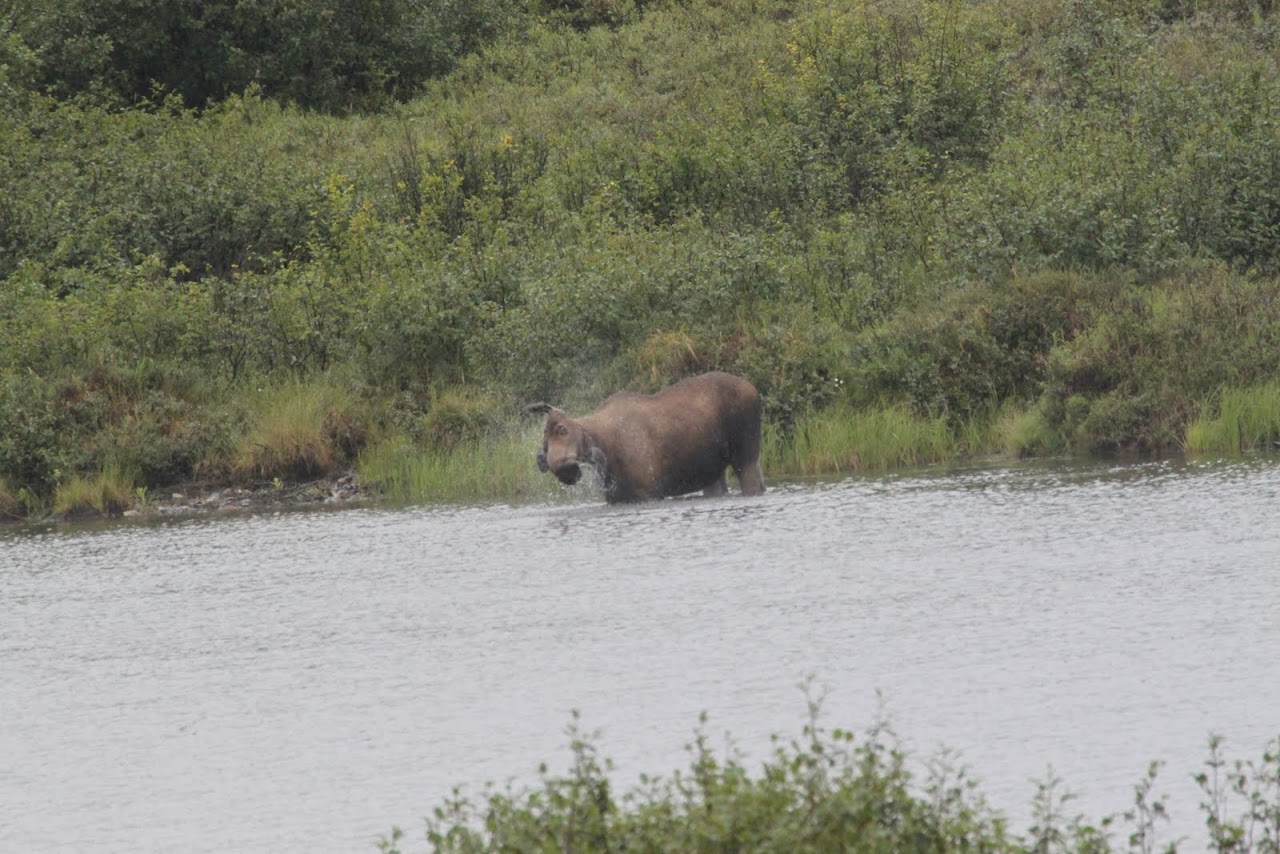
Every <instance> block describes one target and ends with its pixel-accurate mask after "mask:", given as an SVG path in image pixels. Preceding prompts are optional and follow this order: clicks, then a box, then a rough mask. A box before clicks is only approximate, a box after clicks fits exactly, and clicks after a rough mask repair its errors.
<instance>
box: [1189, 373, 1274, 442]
mask: <svg viewBox="0 0 1280 854" xmlns="http://www.w3.org/2000/svg"><path fill="white" fill-rule="evenodd" d="M1277 441H1280V383H1277V382H1272V383H1266V384H1264V385H1258V386H1252V387H1250V388H1243V389H1223V390H1222V393H1221V395H1220V396H1219V400H1218V406H1217V415H1216V416H1211V415H1202V416H1201V417H1200V418H1197V419H1196V420H1195V421H1193V422H1192V423H1191V425H1190V426H1189V427H1188V428H1187V433H1186V441H1185V445H1186V449H1187V450H1188V451H1190V452H1192V453H1227V454H1239V453H1241V452H1243V451H1253V450H1259V449H1262V448H1267V447H1271V446H1272V445H1273V444H1274V443H1275V442H1277Z"/></svg>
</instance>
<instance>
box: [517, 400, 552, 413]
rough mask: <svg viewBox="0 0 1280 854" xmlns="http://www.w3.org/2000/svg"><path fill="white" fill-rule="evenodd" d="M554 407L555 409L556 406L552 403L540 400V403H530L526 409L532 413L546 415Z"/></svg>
mask: <svg viewBox="0 0 1280 854" xmlns="http://www.w3.org/2000/svg"><path fill="white" fill-rule="evenodd" d="M553 409H555V407H554V406H552V405H551V404H549V403H541V402H539V403H531V404H529V405H528V406H526V407H525V408H524V411H525V412H527V413H529V414H530V415H546V414H547V413H548V412H551V411H552V410H553Z"/></svg>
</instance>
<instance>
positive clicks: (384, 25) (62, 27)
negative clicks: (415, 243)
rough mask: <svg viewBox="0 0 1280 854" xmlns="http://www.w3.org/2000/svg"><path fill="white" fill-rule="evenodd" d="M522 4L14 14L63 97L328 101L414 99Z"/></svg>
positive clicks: (37, 6)
mask: <svg viewBox="0 0 1280 854" xmlns="http://www.w3.org/2000/svg"><path fill="white" fill-rule="evenodd" d="M520 11H521V9H520V4H518V3H516V2H510V0H485V2H471V3H450V2H427V3H421V2H416V3H415V2H409V0H355V2H351V1H350V0H346V2H338V0H311V2H307V3H291V2H285V0H258V2H253V3H237V2H229V0H221V2H208V0H152V2H141V0H108V2H101V1H100V0H94V2H83V0H75V1H74V2H67V0H33V2H27V3H23V4H20V5H19V6H17V7H15V8H14V9H13V12H11V19H10V21H9V22H8V23H9V26H10V27H11V32H12V33H13V34H15V35H16V36H18V37H19V38H20V39H21V41H22V43H23V44H24V46H25V48H26V49H27V50H28V51H30V53H31V54H32V58H33V59H34V68H33V70H32V72H31V76H32V78H33V79H32V80H31V82H32V83H33V84H34V85H36V86H38V87H39V88H41V89H44V90H48V91H50V92H52V93H54V94H57V95H60V96H72V95H78V94H82V93H85V92H93V91H97V92H105V93H110V94H112V95H114V96H116V97H118V98H119V99H121V100H122V101H123V102H125V103H134V102H137V101H140V100H145V99H148V98H150V97H151V95H152V93H153V91H154V90H155V89H157V88H158V89H159V90H160V91H162V92H166V93H174V94H177V95H179V96H180V97H181V98H182V99H183V100H184V101H185V102H186V103H188V104H190V105H192V106H196V107H203V106H205V105H206V104H208V103H211V102H215V101H218V100H220V99H222V98H225V97H227V96H228V95H233V94H237V93H240V92H242V91H244V90H245V88H247V87H248V86H250V85H256V86H260V87H262V89H263V90H264V91H265V92H266V93H267V94H268V95H270V96H271V97H275V98H279V99H281V100H284V101H289V102H292V103H296V104H299V105H301V106H306V107H318V108H322V109H340V108H345V107H349V106H353V105H360V104H368V103H377V99H378V98H379V97H383V96H390V97H396V98H404V97H406V96H409V95H411V94H413V93H414V92H415V91H416V90H417V88H418V87H419V86H420V85H421V84H422V83H423V81H425V80H427V79H428V78H430V77H433V76H435V75H438V74H441V73H443V72H444V71H447V70H448V69H449V68H450V67H451V66H452V65H453V64H454V63H455V62H457V60H458V59H459V58H460V57H461V56H463V55H465V54H466V53H468V52H470V51H472V50H474V49H475V48H476V47H478V46H479V45H480V44H482V43H484V42H485V41H487V40H489V39H492V38H494V37H495V36H497V35H499V34H501V33H504V32H506V31H507V30H508V29H509V28H511V27H512V25H513V24H514V23H515V22H516V18H517V16H518V13H519V12H520Z"/></svg>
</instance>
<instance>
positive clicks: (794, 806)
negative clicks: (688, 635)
mask: <svg viewBox="0 0 1280 854" xmlns="http://www.w3.org/2000/svg"><path fill="white" fill-rule="evenodd" d="M817 717H818V716H817V711H816V707H813V708H811V713H810V721H809V723H808V724H807V725H806V726H805V727H804V728H803V730H802V733H801V735H800V736H799V737H798V738H795V739H790V740H783V739H780V738H778V737H777V736H775V738H774V741H775V745H776V747H775V750H774V753H773V755H772V756H771V757H769V758H768V759H767V760H765V761H764V762H763V763H762V764H761V765H760V767H759V769H758V771H756V772H753V771H752V770H751V769H749V768H748V767H747V766H746V764H745V762H744V760H743V758H742V757H741V756H740V755H738V754H737V753H735V752H734V751H732V750H730V751H729V752H728V754H727V755H717V754H716V752H715V751H714V750H713V749H712V748H711V746H710V744H709V742H708V738H707V736H706V734H705V732H703V731H702V729H701V728H700V729H699V731H698V732H697V734H696V737H695V739H694V742H693V744H692V745H690V746H689V753H690V757H691V758H690V764H689V767H688V768H687V769H685V770H682V771H676V772H675V773H673V774H672V775H671V776H670V777H668V778H649V777H644V776H642V777H641V779H640V782H639V784H638V785H636V786H635V787H633V788H631V789H628V790H625V791H620V790H619V789H618V786H617V783H616V782H615V781H614V780H613V779H611V776H610V772H611V770H612V766H611V764H610V763H609V761H608V760H607V759H603V758H602V757H601V756H600V754H599V751H598V748H597V746H596V742H597V741H598V736H593V735H590V734H586V733H584V732H583V731H582V730H581V728H580V726H579V722H578V719H577V716H576V714H575V716H574V720H573V723H572V725H571V726H570V727H569V736H570V739H571V740H570V751H571V754H572V763H571V765H570V768H569V770H568V771H567V773H565V774H562V775H557V774H553V773H550V772H548V771H547V769H546V767H545V766H543V769H542V779H541V782H540V783H539V784H538V785H537V786H534V787H531V788H529V789H526V790H523V791H515V790H511V789H510V788H509V789H508V790H506V791H504V792H495V791H492V790H491V791H489V792H488V793H487V794H486V795H485V796H484V797H482V798H480V799H476V800H472V799H469V798H467V797H465V796H464V795H463V794H462V793H461V792H459V791H455V793H454V796H453V797H452V798H450V799H448V800H447V801H446V802H445V803H443V804H442V805H440V806H438V807H436V809H435V810H434V812H433V814H432V817H431V818H429V819H428V820H427V822H426V839H425V842H426V845H425V848H426V849H427V850H432V851H439V852H489V851H494V852H496V851H522V852H523V851H543V852H553V851H555V852H568V851H577V852H606V851H614V852H622V851H644V852H665V851H701V852H718V851H723V852H730V851H778V852H792V851H805V852H828V851H853V852H886V854H889V852H893V854H897V852H903V851H919V852H950V851H989V852H1036V853H1037V854H1047V852H1091V854H1103V853H1104V852H1112V851H1135V852H1144V853H1145V852H1152V851H1156V850H1161V851H1174V850H1177V849H1178V845H1179V844H1182V843H1185V842H1186V841H1185V840H1182V841H1180V842H1179V841H1166V840H1164V839H1162V829H1161V826H1162V825H1163V824H1165V823H1167V822H1168V820H1169V815H1168V812H1167V810H1166V807H1165V804H1164V802H1163V800H1162V799H1161V798H1160V797H1159V796H1157V794H1156V793H1155V791H1154V785H1155V781H1156V774H1157V771H1158V768H1159V763H1153V764H1152V765H1151V767H1150V768H1149V769H1148V773H1147V775H1146V776H1145V777H1144V778H1143V779H1142V780H1141V781H1140V782H1139V783H1138V784H1137V785H1135V787H1134V797H1133V802H1132V804H1131V806H1130V807H1129V808H1128V809H1126V810H1125V811H1124V812H1123V813H1121V814H1118V815H1111V816H1107V817H1104V818H1102V819H1101V820H1099V821H1098V822H1096V823H1091V822H1089V821H1087V820H1086V819H1085V818H1084V817H1082V816H1078V815H1071V814H1069V813H1068V812H1067V810H1066V807H1067V805H1068V804H1069V802H1070V800H1071V795H1070V793H1069V792H1067V791H1066V790H1065V789H1064V788H1063V786H1062V782H1061V781H1060V780H1057V779H1053V778H1051V779H1049V780H1046V781H1044V782H1042V783H1040V784H1038V787H1037V791H1036V794H1035V798H1034V800H1033V804H1032V806H1033V815H1032V819H1033V823H1032V826H1031V827H1030V828H1028V829H1027V831H1026V832H1025V833H1024V834H1017V833H1013V832H1011V831H1010V829H1009V828H1008V825H1007V821H1006V819H1005V818H1004V817H1003V816H1002V815H1001V814H1000V813H999V812H998V811H996V810H994V809H993V808H991V807H990V806H989V805H988V804H987V802H986V801H985V799H984V798H983V796H982V794H981V792H980V787H979V786H978V785H977V784H976V783H975V782H974V781H973V780H971V779H969V778H968V777H967V776H966V774H965V772H964V771H963V769H958V768H956V767H954V766H953V765H952V764H951V763H949V762H947V761H945V760H937V761H934V762H931V763H929V766H928V772H927V775H926V776H925V777H924V779H923V781H921V780H919V779H917V776H916V774H914V773H913V772H911V771H910V770H909V769H908V767H907V766H908V762H907V757H906V756H905V755H904V754H903V752H902V751H901V749H899V748H898V747H897V746H896V742H895V740H894V738H893V735H892V733H891V732H890V730H889V729H888V728H887V727H886V726H884V725H883V724H879V725H876V726H874V727H872V728H871V729H870V730H869V731H868V732H867V733H866V734H865V735H863V736H862V737H859V736H857V735H855V734H854V733H852V732H850V731H848V730H842V729H826V728H825V727H822V726H820V725H819V722H818V719H817ZM703 723H704V724H705V718H704V720H703ZM1195 779H1196V782H1197V783H1198V784H1199V786H1200V788H1201V790H1202V792H1203V794H1204V801H1203V803H1202V804H1201V810H1202V813H1203V815H1204V819H1205V827H1206V831H1207V837H1208V839H1207V846H1197V849H1196V850H1203V848H1204V847H1207V848H1208V850H1213V851H1218V852H1228V851H1230V852H1275V851H1277V850H1280V737H1278V738H1276V739H1275V740H1273V741H1272V742H1271V743H1270V744H1269V745H1268V747H1267V749H1266V751H1265V752H1264V754H1263V756H1262V758H1261V760H1260V761H1250V762H1243V761H1235V762H1228V761H1227V759H1226V758H1225V757H1224V755H1223V752H1222V742H1221V739H1220V738H1217V737H1211V738H1210V741H1209V759H1208V761H1207V762H1206V765H1205V770H1204V771H1203V772H1200V773H1197V774H1195ZM408 843H409V839H408V837H407V835H406V834H405V833H404V831H402V830H401V829H399V828H395V829H394V830H393V831H392V832H391V834H390V836H388V837H386V838H384V839H382V840H381V842H380V843H379V848H380V850H381V851H382V852H383V854H401V852H403V851H409V850H414V849H412V848H409V847H408Z"/></svg>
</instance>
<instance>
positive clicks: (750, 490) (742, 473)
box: [733, 457, 764, 495]
mask: <svg viewBox="0 0 1280 854" xmlns="http://www.w3.org/2000/svg"><path fill="white" fill-rule="evenodd" d="M733 473H734V474H736V475H737V476H738V486H740V487H742V494H743V495H762V494H763V493H764V475H763V474H762V473H761V472H760V459H759V458H758V457H757V458H756V459H754V460H752V461H751V462H749V463H747V464H746V465H744V466H734V467H733Z"/></svg>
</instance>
